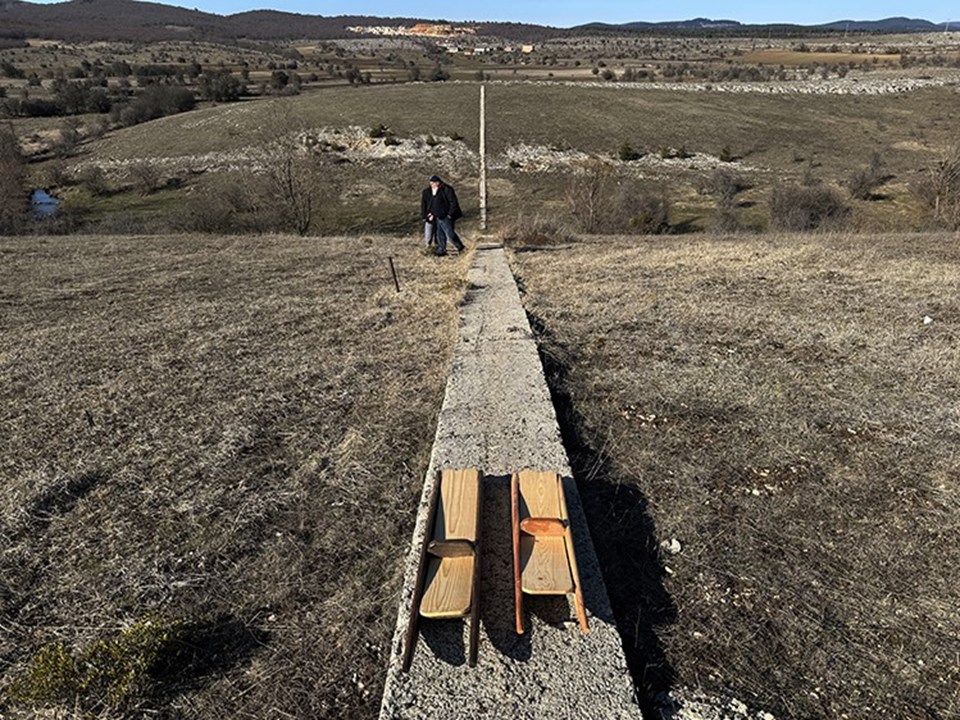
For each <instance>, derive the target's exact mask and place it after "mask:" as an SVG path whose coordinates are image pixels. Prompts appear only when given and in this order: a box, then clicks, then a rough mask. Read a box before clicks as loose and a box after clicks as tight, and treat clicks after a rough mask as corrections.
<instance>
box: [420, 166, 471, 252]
mask: <svg viewBox="0 0 960 720" xmlns="http://www.w3.org/2000/svg"><path fill="white" fill-rule="evenodd" d="M420 217H421V218H423V221H424V233H423V237H424V241H425V242H426V245H427V247H430V244H431V243H432V242H433V241H434V239H436V242H437V255H446V254H447V241H448V240H449V241H450V242H451V243H453V246H454V247H455V248H456V249H457V252H463V250H464V246H463V242H461V240H460V236H459V235H457V232H456V230H455V229H454V223H456V221H457V220H458V219H459V218H461V217H463V211H462V210H461V209H460V202H459V200H457V193H456V191H455V190H454V189H453V187H451V186H450V185H446V184H445V183H444V182H443V181H442V180H441V179H440V178H439V177H437V176H436V175H432V176H431V177H430V187H427V188H424V190H423V194H422V195H421V196H420Z"/></svg>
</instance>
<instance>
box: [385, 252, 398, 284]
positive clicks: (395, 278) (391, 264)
mask: <svg viewBox="0 0 960 720" xmlns="http://www.w3.org/2000/svg"><path fill="white" fill-rule="evenodd" d="M387 262H389V263H390V273H391V274H392V275H393V285H394V287H396V288H397V292H400V281H399V280H398V279H397V269H396V268H395V267H394V266H393V258H392V257H388V258H387Z"/></svg>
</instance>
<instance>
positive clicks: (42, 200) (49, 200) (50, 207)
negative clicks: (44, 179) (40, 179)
mask: <svg viewBox="0 0 960 720" xmlns="http://www.w3.org/2000/svg"><path fill="white" fill-rule="evenodd" d="M58 205H60V200H59V199H57V198H55V197H54V196H53V195H51V194H50V193H48V192H47V191H46V190H44V189H43V188H37V189H36V190H34V191H33V194H32V195H30V207H31V208H32V209H33V216H34V217H36V218H47V217H51V216H53V215H56V214H57V206H58Z"/></svg>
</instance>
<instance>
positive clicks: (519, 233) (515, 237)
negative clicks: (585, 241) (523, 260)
mask: <svg viewBox="0 0 960 720" xmlns="http://www.w3.org/2000/svg"><path fill="white" fill-rule="evenodd" d="M500 238H501V240H502V241H503V243H504V244H506V245H510V246H511V247H543V246H548V245H561V244H564V243H568V242H572V241H573V237H571V236H570V234H569V233H567V232H566V231H565V230H564V229H563V228H562V227H561V226H560V225H558V224H557V223H556V222H554V221H552V220H544V219H543V218H541V217H539V216H537V217H534V218H532V219H527V218H522V217H521V218H517V220H516V221H515V222H514V223H513V224H512V225H509V226H508V227H507V228H506V229H505V230H504V231H503V232H502V233H501V234H500Z"/></svg>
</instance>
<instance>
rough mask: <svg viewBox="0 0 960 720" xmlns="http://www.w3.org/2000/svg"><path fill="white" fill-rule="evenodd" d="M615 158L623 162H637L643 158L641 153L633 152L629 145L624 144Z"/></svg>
mask: <svg viewBox="0 0 960 720" xmlns="http://www.w3.org/2000/svg"><path fill="white" fill-rule="evenodd" d="M617 157H619V158H620V159H621V160H622V161H623V162H630V161H632V160H639V159H640V158H642V157H643V153H641V152H638V151H637V150H634V149H633V147H632V146H631V145H630V143H624V144H623V145H621V146H620V150H619V151H618V152H617Z"/></svg>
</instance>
